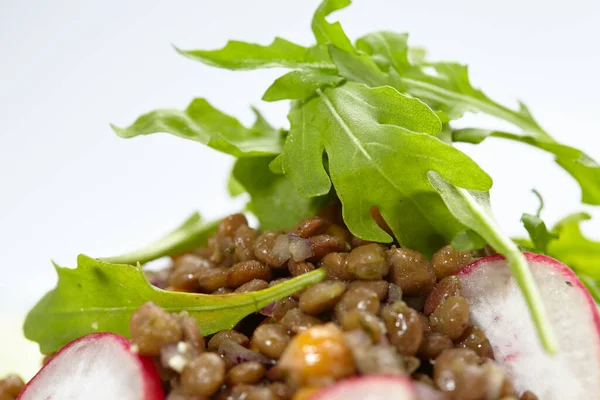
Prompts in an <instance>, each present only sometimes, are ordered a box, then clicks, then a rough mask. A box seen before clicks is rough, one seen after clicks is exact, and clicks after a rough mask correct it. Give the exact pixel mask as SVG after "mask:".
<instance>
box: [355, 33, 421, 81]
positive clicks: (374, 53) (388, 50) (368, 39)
mask: <svg viewBox="0 0 600 400" xmlns="http://www.w3.org/2000/svg"><path fill="white" fill-rule="evenodd" d="M356 48H357V49H359V50H361V51H363V52H365V53H366V54H368V55H370V56H371V57H372V59H373V60H374V61H375V62H376V63H377V65H379V67H380V68H381V69H382V70H383V71H386V72H389V71H390V69H391V68H392V69H395V70H396V71H398V72H402V71H405V70H406V69H408V68H409V67H410V64H409V61H408V34H406V33H396V32H389V31H380V32H373V33H369V34H367V35H365V36H363V37H361V38H359V39H358V40H357V41H356Z"/></svg>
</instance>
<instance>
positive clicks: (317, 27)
mask: <svg viewBox="0 0 600 400" xmlns="http://www.w3.org/2000/svg"><path fill="white" fill-rule="evenodd" d="M349 5H350V0H323V2H322V3H321V5H319V8H317V11H316V12H315V15H314V16H313V20H312V31H313V33H314V35H315V38H316V39H317V43H320V44H334V45H336V46H337V47H339V48H340V49H343V50H346V51H350V52H354V47H353V46H352V42H351V41H350V39H348V36H346V33H345V32H344V29H342V25H341V24H340V23H339V22H334V23H333V24H330V23H329V22H327V20H326V19H325V17H327V16H328V15H329V14H331V13H332V12H334V11H337V10H341V9H342V8H345V7H348V6H349Z"/></svg>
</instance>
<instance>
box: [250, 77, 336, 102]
mask: <svg viewBox="0 0 600 400" xmlns="http://www.w3.org/2000/svg"><path fill="white" fill-rule="evenodd" d="M343 80H344V79H343V78H342V77H340V76H337V75H335V74H333V73H328V72H327V71H322V70H297V71H291V72H288V73H287V74H285V75H283V76H282V77H280V78H278V79H277V80H276V81H275V82H273V84H272V85H271V86H269V88H268V89H267V91H266V92H265V94H264V95H263V97H262V99H263V100H264V101H278V100H285V99H292V100H305V99H307V98H308V97H310V96H314V95H315V92H316V91H317V89H321V88H324V87H326V86H336V85H338V84H340V83H341V82H342V81H343Z"/></svg>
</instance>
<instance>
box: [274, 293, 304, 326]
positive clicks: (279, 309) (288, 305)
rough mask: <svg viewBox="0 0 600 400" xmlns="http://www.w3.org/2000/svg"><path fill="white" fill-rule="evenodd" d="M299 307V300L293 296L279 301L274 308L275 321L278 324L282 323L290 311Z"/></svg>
mask: <svg viewBox="0 0 600 400" xmlns="http://www.w3.org/2000/svg"><path fill="white" fill-rule="evenodd" d="M297 307H298V300H296V299H295V298H293V297H292V296H288V297H284V298H283V299H281V300H277V301H276V302H275V306H274V307H273V319H274V320H275V321H276V322H280V321H281V319H282V318H283V317H284V316H285V314H287V312H288V311H290V310H291V309H292V308H297Z"/></svg>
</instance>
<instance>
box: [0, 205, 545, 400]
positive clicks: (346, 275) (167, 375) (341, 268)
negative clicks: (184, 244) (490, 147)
mask: <svg viewBox="0 0 600 400" xmlns="http://www.w3.org/2000/svg"><path fill="white" fill-rule="evenodd" d="M338 214H339V211H332V210H329V211H327V212H326V213H322V214H320V216H319V217H313V218H308V219H305V220H302V221H300V222H299V223H298V224H297V225H296V226H295V227H292V228H290V229H288V230H285V231H283V232H281V231H267V232H262V233H261V232H259V231H257V230H255V229H253V228H251V227H249V226H248V222H247V220H246V219H245V218H244V217H243V216H242V215H241V214H236V215H232V216H230V217H228V218H226V219H225V220H223V221H222V222H221V223H220V224H219V226H218V229H217V232H216V233H215V234H214V236H213V237H212V238H211V239H210V241H209V245H208V248H207V249H196V250H194V251H191V252H189V253H187V254H183V255H179V256H177V257H174V258H173V263H172V265H171V266H170V267H169V268H166V269H164V270H161V271H158V272H156V273H147V276H148V277H149V279H150V281H151V282H152V283H153V284H155V285H156V286H161V285H162V287H166V288H167V289H168V290H184V291H192V292H199V293H219V294H224V293H230V292H231V291H233V290H235V291H236V292H240V291H242V292H246V291H254V290H260V289H262V288H266V287H269V286H273V285H275V284H277V283H280V282H283V281H285V280H287V279H289V278H291V277H293V276H298V275H301V274H303V273H306V272H309V271H312V270H313V269H314V268H316V267H319V268H324V269H325V270H326V272H327V276H326V279H325V281H323V282H321V283H317V284H314V285H312V286H309V287H308V288H306V289H305V290H304V291H300V292H297V293H294V294H293V295H291V296H288V297H286V298H283V299H281V300H279V301H276V302H275V303H274V304H272V305H271V306H269V307H266V308H265V309H263V310H261V314H262V316H261V315H259V314H256V315H253V316H249V317H248V318H246V319H245V320H243V321H242V322H241V323H240V324H239V325H238V326H237V327H236V329H238V330H225V331H221V332H217V333H216V334H214V335H212V336H211V337H209V338H204V336H203V335H202V333H201V332H200V330H199V329H198V326H197V324H196V322H195V320H194V319H193V318H191V317H189V316H188V315H187V314H185V313H181V314H178V315H171V314H169V313H167V312H165V311H163V310H161V309H160V308H159V307H157V306H155V305H154V304H151V303H148V304H144V305H143V306H142V307H140V308H139V309H138V310H137V311H136V312H135V313H134V314H133V316H132V319H131V324H130V330H131V336H132V341H133V343H134V344H135V345H137V348H138V349H139V351H140V353H142V354H148V355H152V356H154V357H156V359H157V362H158V365H159V367H160V374H161V377H162V379H163V380H164V385H165V388H166V391H167V395H168V396H167V399H168V400H209V399H211V400H216V399H223V400H225V399H226V400H235V399H238V400H242V399H244V400H302V399H304V400H307V399H309V398H310V396H311V395H313V394H314V393H315V392H316V391H317V390H318V389H319V387H321V386H323V385H328V384H331V383H333V382H335V381H337V380H340V379H344V378H346V377H351V376H354V375H357V374H362V375H364V374H381V373H385V374H403V375H410V376H412V379H413V380H415V381H419V382H422V383H425V384H427V385H429V386H431V387H432V388H434V390H437V391H439V392H442V393H445V395H443V396H450V397H449V398H453V399H454V398H456V399H460V398H468V399H472V400H483V399H486V400H487V399H491V400H508V399H512V400H517V399H520V400H536V399H537V397H535V395H534V394H533V393H531V392H525V393H522V394H520V393H516V392H515V390H514V388H513V387H512V385H511V384H510V381H509V380H508V379H507V378H506V376H505V374H504V372H503V371H502V370H501V369H500V368H499V367H498V366H497V365H496V363H495V362H494V361H493V350H492V346H491V344H490V342H489V340H488V339H487V338H486V337H485V334H484V333H483V332H482V331H481V329H479V328H477V327H476V326H474V325H469V305H468V303H467V300H466V299H465V298H463V297H461V287H460V280H459V279H458V278H457V277H456V276H455V275H454V274H455V273H456V272H457V271H458V270H459V269H460V268H462V267H463V266H464V265H466V264H468V263H470V262H471V261H473V259H474V258H473V257H474V256H473V255H472V254H471V253H467V252H459V251H456V250H454V249H453V248H452V247H450V246H446V247H443V248H442V249H440V250H439V251H438V252H437V253H436V254H435V255H434V257H433V260H432V262H429V261H428V260H427V259H426V258H425V257H424V256H423V255H422V254H420V253H419V252H416V251H414V250H411V249H407V248H399V247H395V246H393V245H382V244H377V243H372V242H368V241H364V240H361V239H358V238H356V237H354V236H353V235H352V234H351V233H350V232H349V231H348V230H347V229H346V228H345V227H344V226H343V222H342V221H341V219H340V218H339V215H338ZM284 232H285V233H284ZM292 235H298V236H292ZM293 237H295V238H296V239H298V238H302V239H298V240H307V241H308V242H307V243H310V247H311V251H312V256H311V257H310V258H309V259H307V260H303V261H294V260H293V259H292V258H291V256H290V255H289V254H285V252H283V253H281V252H279V250H281V247H280V248H279V249H275V250H274V246H275V245H276V243H277V241H278V240H279V243H280V244H281V243H284V244H285V243H287V242H286V241H288V240H290V238H293ZM261 318H263V319H262V320H261ZM242 332H244V333H247V334H248V335H249V336H251V337H252V340H250V339H249V338H248V336H246V335H245V334H244V333H242ZM277 360H278V361H277ZM11 379H12V378H11ZM5 381H6V379H5V380H3V381H0V395H5V393H4V392H2V390H4V389H3V386H2V385H6V383H4V382H5ZM19 385H21V386H22V382H20V383H19ZM19 385H15V387H17V388H18V387H19ZM18 390H20V388H19V389H18ZM14 392H15V391H13V392H12V393H14ZM10 396H12V397H9V398H8V399H10V400H13V399H14V398H15V397H16V395H13V394H10ZM519 396H520V397H519ZM0 399H2V400H4V398H2V397H0Z"/></svg>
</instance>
